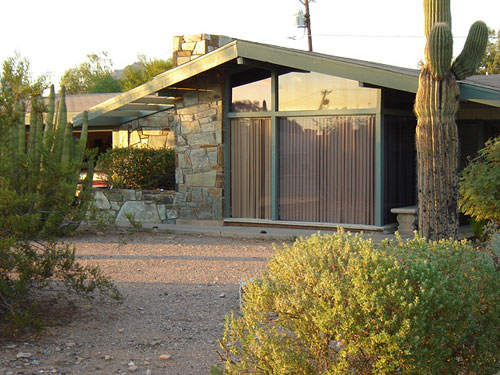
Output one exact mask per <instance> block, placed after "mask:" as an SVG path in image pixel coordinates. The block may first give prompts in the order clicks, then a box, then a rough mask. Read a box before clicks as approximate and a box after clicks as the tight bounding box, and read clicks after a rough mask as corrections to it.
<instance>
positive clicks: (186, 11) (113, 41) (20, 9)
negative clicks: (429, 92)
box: [0, 0, 500, 84]
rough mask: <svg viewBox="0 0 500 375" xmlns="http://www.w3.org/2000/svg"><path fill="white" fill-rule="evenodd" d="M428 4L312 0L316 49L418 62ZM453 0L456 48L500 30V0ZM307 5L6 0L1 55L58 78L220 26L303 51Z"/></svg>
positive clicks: (166, 51)
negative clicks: (103, 54) (99, 58)
mask: <svg viewBox="0 0 500 375" xmlns="http://www.w3.org/2000/svg"><path fill="white" fill-rule="evenodd" d="M310 1H311V0H310ZM422 4H423V1H422V0H384V1H373V0H350V1H345V0H344V1H336V0H316V1H315V2H313V3H311V5H310V8H311V19H312V33H313V47H314V50H315V51H316V52H321V53H327V54H331V55H337V56H344V57H351V58H357V59H363V60H369V61H374V62H381V63H387V64H392V65H398V66H404V67H409V68H416V67H417V63H418V61H419V60H420V59H422V57H423V47H424V44H425V41H424V39H423V10H422ZM451 4H452V17H453V34H454V36H455V37H458V38H456V39H455V48H454V55H458V54H459V53H460V50H461V48H462V46H463V43H464V41H465V38H460V37H464V36H466V35H467V32H468V29H469V27H470V25H471V24H472V23H473V22H474V21H476V20H478V19H482V20H483V21H485V22H486V23H487V24H488V26H489V27H490V28H493V29H495V30H497V31H498V30H499V29H500V17H499V14H500V1H498V0H475V1H474V2H472V3H471V2H470V1H465V0H451ZM302 8H303V5H302V4H301V3H300V2H299V0H245V1H242V0H211V1H209V0H142V1H140V0H134V1H132V0H86V1H76V0H44V1H41V0H15V1H11V0H2V5H1V12H2V21H1V22H0V35H2V42H1V43H0V60H1V61H3V60H5V58H6V57H9V56H13V54H14V52H15V51H16V50H17V51H19V52H20V53H21V56H22V57H26V58H27V59H28V60H29V61H30V62H31V67H32V71H33V73H34V74H35V75H39V74H43V73H50V74H51V77H52V82H54V83H55V84H57V83H58V82H59V79H60V76H61V75H62V73H63V72H64V71H65V70H66V69H68V68H71V67H73V66H76V65H78V64H80V63H81V62H83V61H84V60H85V58H86V55H87V54H89V53H94V52H99V51H107V52H108V54H109V57H110V58H111V59H112V60H113V63H114V68H115V69H121V68H123V67H125V66H126V65H128V64H131V63H132V62H134V61H135V60H136V56H137V54H145V55H146V56H147V57H148V58H168V57H170V56H171V54H172V44H173V43H172V40H173V36H174V35H183V34H196V33H208V34H220V35H227V36H232V37H236V38H240V39H246V40H251V41H255V42H261V43H269V44H275V45H280V46H286V47H291V48H297V49H304V50H305V49H307V38H306V37H304V36H303V35H304V31H303V29H297V28H296V27H295V24H294V14H296V13H297V12H298V10H299V9H302ZM340 35H362V36H366V35H371V36H372V37H352V36H351V37H347V36H340ZM374 36H398V37H374ZM408 36H409V37H408ZM290 37H296V40H293V39H290Z"/></svg>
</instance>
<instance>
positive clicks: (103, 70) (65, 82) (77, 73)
mask: <svg viewBox="0 0 500 375" xmlns="http://www.w3.org/2000/svg"><path fill="white" fill-rule="evenodd" d="M112 68H113V63H112V61H111V59H109V58H108V54H107V52H104V51H103V52H101V53H100V54H96V53H93V54H90V55H87V61H84V62H83V63H81V64H80V65H78V66H75V67H73V68H70V69H68V70H66V71H65V72H64V74H63V76H62V77H61V82H60V85H61V86H65V87H66V92H67V93H68V94H85V93H104V92H120V91H121V84H120V81H119V80H118V79H116V78H114V77H113V69H112Z"/></svg>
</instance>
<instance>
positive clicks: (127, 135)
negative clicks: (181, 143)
mask: <svg viewBox="0 0 500 375" xmlns="http://www.w3.org/2000/svg"><path fill="white" fill-rule="evenodd" d="M176 118H177V117H176V116H175V114H174V112H173V111H165V112H159V113H156V114H154V115H151V116H147V117H143V118H140V119H138V120H133V121H130V122H127V123H125V124H123V125H122V126H121V127H120V128H119V129H116V130H113V148H117V147H150V148H154V149H162V148H171V147H173V146H174V145H175V136H174V131H173V129H174V127H175V122H176Z"/></svg>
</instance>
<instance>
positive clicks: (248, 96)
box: [231, 78, 271, 112]
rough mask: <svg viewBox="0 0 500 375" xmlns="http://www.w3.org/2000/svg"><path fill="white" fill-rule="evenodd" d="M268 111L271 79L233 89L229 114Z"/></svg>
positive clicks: (269, 108) (269, 107)
mask: <svg viewBox="0 0 500 375" xmlns="http://www.w3.org/2000/svg"><path fill="white" fill-rule="evenodd" d="M270 110H271V78H265V79H261V80H260V81H255V82H250V83H246V84H243V85H240V86H237V87H233V89H232V101H231V112H267V111H270Z"/></svg>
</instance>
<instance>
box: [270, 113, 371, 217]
mask: <svg viewBox="0 0 500 375" xmlns="http://www.w3.org/2000/svg"><path fill="white" fill-rule="evenodd" d="M374 134H375V116H332V117H295V118H282V119H280V122H279V136H280V153H279V155H280V159H279V165H280V180H279V181H280V190H279V191H280V197H279V218H280V219H281V220H292V221H308V222H327V223H345V224H347V223H350V224H367V225H374V224H375V199H374V196H375V194H374V191H375V168H374V166H375V161H374V158H375V157H374V155H375V153H374V148H375V146H374V144H375V142H374Z"/></svg>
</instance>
